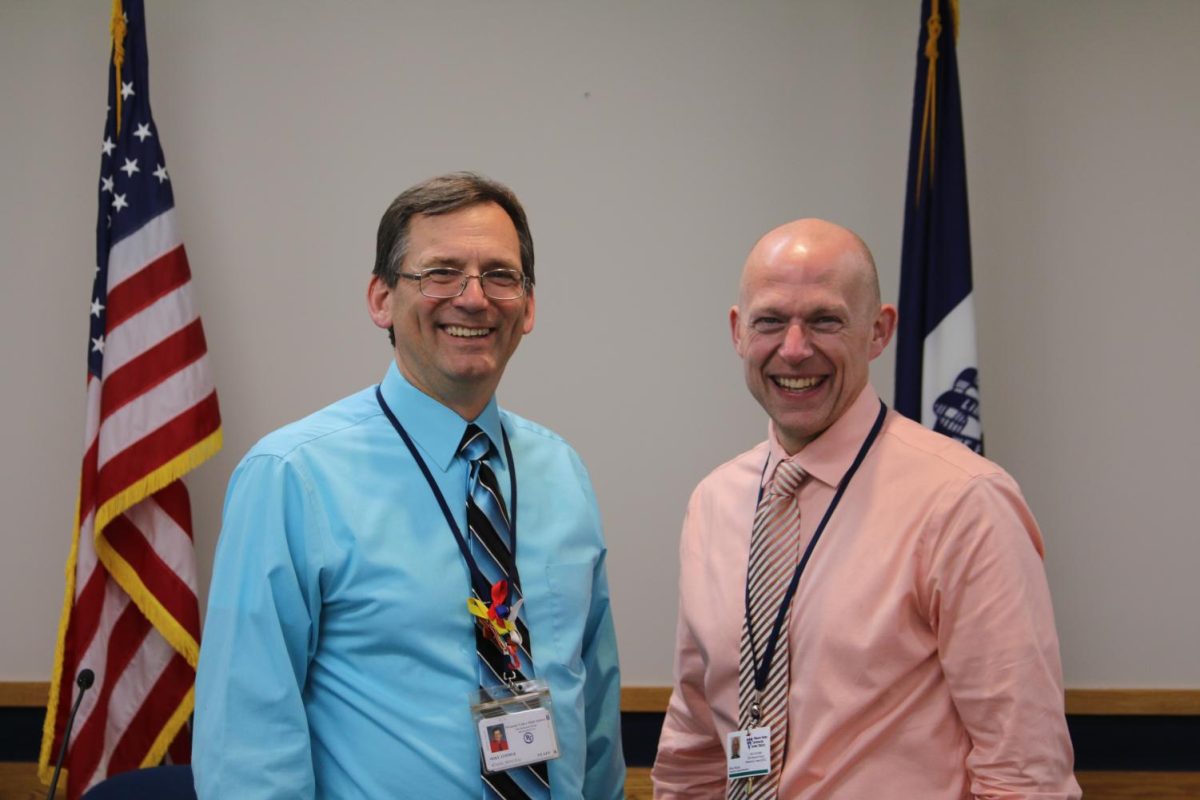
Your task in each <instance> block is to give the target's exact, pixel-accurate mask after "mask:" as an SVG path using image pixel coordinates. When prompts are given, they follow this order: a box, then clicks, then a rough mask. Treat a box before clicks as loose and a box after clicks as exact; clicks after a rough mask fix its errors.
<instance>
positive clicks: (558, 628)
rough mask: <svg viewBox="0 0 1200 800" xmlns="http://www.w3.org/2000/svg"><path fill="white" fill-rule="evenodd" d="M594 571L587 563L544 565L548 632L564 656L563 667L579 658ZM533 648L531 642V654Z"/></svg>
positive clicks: (593, 565) (591, 565)
mask: <svg viewBox="0 0 1200 800" xmlns="http://www.w3.org/2000/svg"><path fill="white" fill-rule="evenodd" d="M594 571H595V564H594V563H593V562H591V561H583V562H579V563H573V564H547V565H546V586H547V588H548V589H549V594H550V609H549V610H550V612H551V613H550V620H551V629H552V630H553V631H554V640H555V644H556V645H557V646H556V648H555V649H556V650H558V651H559V652H561V653H562V654H563V655H564V656H565V659H564V660H565V663H567V664H575V663H577V662H578V661H579V660H580V659H581V657H582V653H583V634H584V631H585V630H586V628H587V617H588V611H589V609H590V608H591V601H592V574H593V572H594ZM536 647H537V643H536V642H535V643H534V648H535V652H536Z"/></svg>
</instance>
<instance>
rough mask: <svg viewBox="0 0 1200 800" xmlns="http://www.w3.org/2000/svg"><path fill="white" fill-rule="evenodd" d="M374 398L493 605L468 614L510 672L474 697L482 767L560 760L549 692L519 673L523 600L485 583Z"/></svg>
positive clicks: (433, 487)
mask: <svg viewBox="0 0 1200 800" xmlns="http://www.w3.org/2000/svg"><path fill="white" fill-rule="evenodd" d="M375 399H376V400H378V401H379V407H380V408H381V409H382V410H383V413H384V415H385V416H386V417H387V418H388V421H389V422H391V423H392V427H393V428H395V429H396V433H398V434H400V438H401V439H402V440H403V441H404V444H405V445H406V446H407V447H408V450H409V452H410V453H411V454H412V457H413V460H414V461H415V462H416V464H417V466H418V467H420V468H421V473H422V474H423V475H424V476H425V481H426V482H427V483H428V484H429V489H430V491H432V492H433V496H434V497H435V498H436V499H437V501H438V506H439V507H440V508H441V510H442V514H443V516H445V518H446V524H447V525H448V526H449V528H450V532H451V533H453V534H454V539H455V542H456V543H457V544H458V548H459V550H460V551H461V552H462V556H463V560H464V561H466V563H467V570H468V572H469V573H470V575H471V583H472V585H473V586H474V587H475V591H476V593H478V594H479V596H480V597H483V596H485V595H490V602H483V601H481V600H479V599H477V598H475V597H469V598H468V599H467V611H468V612H469V613H470V614H471V616H472V617H473V618H474V621H475V623H476V624H477V625H479V626H480V628H481V629H482V630H483V634H484V638H485V639H487V640H488V641H489V642H491V643H492V644H493V645H495V646H496V647H497V648H499V650H500V652H501V653H502V654H503V656H504V658H505V661H506V664H507V668H506V671H505V672H504V674H503V676H502V678H503V681H504V683H503V684H502V685H499V686H489V687H486V688H483V687H481V688H480V689H477V690H475V691H472V692H469V693H468V697H469V699H470V704H471V716H472V718H473V719H474V720H475V725H476V730H477V732H478V737H479V747H480V752H481V753H482V755H483V765H484V768H485V769H486V770H487V771H488V772H502V771H504V770H507V769H512V768H513V767H521V766H525V765H528V764H537V763H540V762H542V761H550V760H551V759H555V758H558V756H559V752H558V735H557V734H556V732H555V730H554V717H553V714H552V713H551V712H552V708H551V700H550V687H549V686H548V685H547V684H546V682H545V681H543V680H536V679H535V680H527V681H517V680H515V678H516V676H517V670H518V669H520V665H521V662H520V656H519V654H518V652H519V646H520V645H521V643H522V642H521V634H520V633H518V632H517V627H516V619H517V613H518V612H519V611H520V608H521V603H522V602H523V601H522V600H517V602H516V603H513V604H512V605H511V606H510V605H509V601H510V600H511V594H510V591H509V584H508V581H507V580H503V579H501V580H498V581H496V582H495V583H493V584H492V585H491V586H490V588H488V590H487V591H486V592H485V591H484V589H485V588H487V587H488V584H487V581H486V579H485V578H484V577H483V574H482V573H481V572H480V570H479V567H478V566H477V565H476V563H475V559H474V558H473V557H472V555H471V552H470V549H469V548H468V547H467V544H466V541H465V540H464V539H463V535H462V532H461V531H460V530H459V528H458V523H457V522H455V521H454V515H453V514H451V513H450V507H449V506H448V505H447V504H446V498H445V497H444V496H442V491H441V489H439V488H438V485H437V482H436V481H435V480H434V479H433V475H432V474H431V473H430V472H429V467H428V466H427V465H426V464H425V459H423V458H421V454H420V453H419V452H418V451H417V448H416V445H415V444H413V441H412V439H411V438H410V437H409V435H408V432H407V431H406V430H404V426H403V425H401V424H400V420H398V419H396V416H395V414H393V413H392V410H391V408H389V407H388V404H387V403H386V402H385V401H384V399H383V392H382V391H381V390H380V387H378V386H376V387H375ZM501 433H502V435H503V436H504V452H505V456H506V457H507V459H508V466H509V475H510V480H511V481H512V488H511V497H512V551H513V560H514V562H515V560H516V555H517V508H516V506H517V471H516V467H515V466H514V464H513V457H512V449H511V448H510V447H509V444H508V435H507V434H506V433H504V432H503V430H502V431H501Z"/></svg>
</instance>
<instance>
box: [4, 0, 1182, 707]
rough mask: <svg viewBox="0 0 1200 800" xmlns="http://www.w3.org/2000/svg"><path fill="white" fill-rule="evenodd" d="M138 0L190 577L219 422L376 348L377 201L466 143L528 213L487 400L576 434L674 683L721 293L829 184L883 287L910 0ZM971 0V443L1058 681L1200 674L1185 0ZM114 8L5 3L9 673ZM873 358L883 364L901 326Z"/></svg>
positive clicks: (648, 676)
mask: <svg viewBox="0 0 1200 800" xmlns="http://www.w3.org/2000/svg"><path fill="white" fill-rule="evenodd" d="M149 6H150V8H149V9H148V15H149V32H150V41H149V46H150V63H151V86H152V98H153V105H154V110H155V116H156V119H157V122H158V127H159V132H160V134H161V138H162V141H163V144H164V147H165V151H166V155H167V159H168V166H169V167H170V170H171V175H172V180H173V183H174V186H175V196H176V203H177V207H178V210H179V214H180V216H181V220H182V225H183V230H184V236H185V241H186V242H187V247H188V251H189V256H190V260H191V265H192V269H193V271H194V273H195V275H196V286H197V291H198V301H199V306H200V309H201V312H202V314H203V317H204V322H205V327H206V330H207V333H208V338H209V345H210V349H211V352H212V359H213V363H214V365H215V368H216V372H217V385H218V390H219V394H220V399H221V405H222V410H223V414H224V419H225V432H226V449H225V451H224V452H223V453H222V454H221V455H219V456H218V457H217V458H216V459H215V460H213V461H212V462H210V463H209V464H207V465H206V466H204V467H203V468H202V469H201V470H200V471H199V472H198V473H196V474H195V475H194V479H192V480H190V485H191V488H192V492H193V504H194V507H195V517H196V529H197V534H196V539H197V550H198V553H199V560H200V573H201V579H202V580H203V581H204V582H205V583H207V580H208V575H209V568H210V564H211V558H212V551H213V548H214V545H215V540H216V535H217V530H218V526H219V515H220V503H221V498H222V494H223V489H224V484H225V481H226V480H227V478H228V475H229V473H230V471H231V470H232V468H233V466H234V464H235V463H236V461H237V459H238V458H239V457H240V456H241V454H242V453H243V452H244V451H245V450H246V449H247V448H248V447H249V446H250V445H251V444H252V443H253V441H254V440H255V439H257V438H258V437H259V436H261V435H262V434H264V433H266V432H267V431H268V430H270V429H272V428H274V427H276V426H278V425H280V424H282V423H284V422H287V421H289V420H291V419H294V418H296V417H298V416H301V415H303V414H304V413H306V412H308V411H310V410H313V409H315V408H317V407H319V406H321V405H323V404H324V403H326V402H328V401H331V400H334V399H336V398H337V397H339V396H342V395H344V394H347V393H349V392H350V391H352V390H355V389H357V388H359V387H361V386H364V385H366V384H368V383H371V382H374V381H375V380H377V379H378V378H379V377H380V376H381V375H382V372H383V370H384V367H385V366H386V361H387V358H388V347H387V344H386V340H385V339H384V337H383V335H382V334H381V333H380V332H379V331H378V330H376V329H375V328H374V327H373V326H371V324H370V323H369V321H368V320H367V317H366V313H365V305H364V299H363V298H364V292H365V286H366V280H367V276H368V273H369V271H370V267H371V263H372V259H373V247H374V245H373V242H374V232H375V226H376V223H377V221H378V218H379V215H380V214H381V213H382V211H383V209H384V207H385V206H386V205H387V203H388V202H389V201H390V200H391V198H392V197H393V196H394V195H395V194H397V193H398V192H399V191H400V190H402V189H403V188H405V187H406V186H408V185H409V184H411V183H413V182H415V181H417V180H420V179H422V178H425V177H428V176H430V175H433V174H436V173H439V172H443V171H447V170H452V169H463V168H469V169H477V170H480V171H482V172H484V173H487V174H489V175H491V176H493V177H496V178H498V179H500V180H503V181H505V182H507V183H509V184H510V185H512V186H513V187H514V188H515V189H516V191H517V192H518V194H519V195H520V196H521V197H522V199H523V200H524V202H525V204H526V206H527V209H528V211H529V215H530V218H531V221H532V224H533V229H534V235H535V241H536V244H537V252H538V277H539V281H538V300H539V303H538V311H539V316H538V320H537V329H536V330H535V331H534V333H533V335H532V336H531V337H529V338H528V339H526V341H525V343H524V345H523V346H522V348H521V352H520V353H518V355H517V357H516V358H515V359H514V361H513V363H512V364H511V365H510V368H509V373H508V376H507V377H506V380H505V382H504V384H503V385H502V387H501V399H502V402H504V403H505V405H507V406H508V407H510V408H512V409H514V410H516V411H518V412H520V413H522V414H525V415H526V416H530V417H532V418H534V419H537V420H539V421H541V422H544V423H546V424H548V425H550V426H551V427H553V428H556V429H557V430H559V431H560V432H562V433H563V434H564V435H565V436H567V438H568V439H570V440H571V441H572V442H573V443H574V444H575V445H576V446H577V448H578V449H579V450H580V452H581V453H582V454H583V456H584V458H585V459H586V460H587V462H588V464H589V466H590V468H591V470H592V473H593V476H594V478H595V482H596V487H597V491H598V494H599V496H600V499H601V505H602V510H603V513H604V516H605V520H606V523H607V528H608V536H609V543H610V549H611V560H610V575H611V580H612V583H613V587H614V595H615V600H614V602H615V606H616V613H617V623H618V629H619V633H620V640H621V647H622V661H623V664H624V671H625V679H626V682H627V683H629V684H666V683H669V681H670V672H671V641H672V637H673V629H674V605H675V600H674V580H675V570H676V555H675V553H676V537H677V534H678V526H679V521H680V516H681V514H682V510H683V506H684V503H685V502H686V499H687V496H688V494H689V492H690V490H691V487H692V486H693V485H694V484H695V482H696V481H697V480H698V479H699V478H700V477H702V475H703V474H704V473H705V472H707V470H708V469H710V468H711V467H713V466H715V465H716V464H718V463H720V462H721V461H723V460H725V459H726V458H729V457H731V456H732V455H734V454H736V453H737V452H739V451H741V450H743V449H745V448H746V447H748V446H750V445H752V444H753V443H754V442H756V441H757V440H759V439H760V438H761V437H762V435H763V433H764V431H765V422H764V419H763V417H762V414H761V412H760V410H759V409H758V408H757V406H756V405H755V404H754V403H753V401H752V400H750V398H749V397H748V395H747V394H746V392H745V390H744V388H743V386H742V382H741V377H740V369H739V366H738V363H737V361H736V359H735V357H734V355H733V353H732V350H731V348H730V346H729V344H728V336H727V332H726V322H725V313H726V310H727V308H728V306H729V304H730V303H731V302H733V299H734V292H735V287H736V281H737V274H738V270H739V269H740V265H741V262H742V259H743V258H744V256H745V253H746V251H747V250H748V249H749V247H750V246H751V245H752V244H753V242H754V240H755V239H756V238H757V236H758V235H759V234H761V233H762V232H764V231H766V230H767V229H768V228H770V227H773V226H774V225H776V224H778V223H780V222H783V221H786V220H788V219H791V218H794V217H797V216H802V215H820V216H825V217H827V218H830V219H833V220H837V221H840V222H843V223H845V224H847V225H850V226H851V227H853V228H855V229H856V230H858V231H859V232H860V233H861V234H862V235H863V236H864V238H866V240H867V241H868V242H869V243H870V244H871V245H872V246H873V248H874V250H875V254H876V257H877V259H878V261H879V264H880V268H881V274H882V279H883V283H884V292H885V295H887V296H888V299H891V300H894V299H895V295H896V292H897V281H898V267H897V262H898V259H899V250H900V234H901V225H902V214H903V191H904V180H905V168H906V159H907V153H908V136H909V130H908V126H909V120H910V108H911V102H912V88H913V79H914V69H915V60H914V56H915V50H916V41H917V28H918V6H919V3H918V2H917V0H911V2H896V0H856V1H854V2H848V1H847V0H827V1H826V2H788V3H783V2H780V3H767V2H756V3H746V4H742V3H737V4H734V3H723V2H686V1H685V0H663V1H662V2H656V3H638V2H624V3H592V4H557V3H549V2H545V3H536V4H535V3H517V2H512V3H483V2H479V3H457V2H456V3H445V4H429V3H426V4H416V3H403V4H401V3H380V2H376V3H369V2H358V3H353V4H351V3H336V4H334V3H322V2H315V1H311V2H288V3H284V2H255V3H236V2H232V1H231V0H220V1H219V2H218V1H215V0H214V1H212V2H205V3H193V2H184V1H183V0H157V1H156V2H152V3H150V4H149ZM963 7H964V8H963V12H964V19H963V27H962V31H961V38H960V41H959V48H960V56H959V65H960V70H961V74H962V86H963V101H964V107H965V126H966V135H967V152H968V162H969V163H968V175H969V188H970V197H971V217H972V231H973V236H974V245H975V279H976V287H977V289H976V295H977V300H976V302H977V306H978V315H979V317H980V329H979V339H980V348H981V372H982V380H983V398H984V406H983V408H984V415H985V422H986V427H987V437H988V446H989V455H991V457H993V458H994V459H996V460H997V461H999V462H1000V463H1001V464H1003V465H1004V466H1005V467H1006V468H1008V469H1009V470H1010V471H1011V472H1013V473H1014V474H1015V475H1016V477H1017V478H1018V480H1019V481H1020V482H1021V484H1022V486H1023V487H1024V489H1025V491H1026V494H1027V495H1028V497H1029V500H1030V503H1031V504H1032V506H1033V508H1034V511H1035V512H1036V514H1037V515H1038V517H1039V519H1040V520H1041V523H1042V525H1043V528H1044V531H1045V534H1046V539H1047V543H1048V557H1047V570H1048V572H1049V576H1050V581H1051V586H1052V590H1053V593H1054V598H1055V603H1056V611H1057V614H1058V622H1059V630H1060V633H1061V636H1062V642H1063V652H1064V659H1065V666H1066V675H1067V683H1068V685H1069V686H1071V687H1076V688H1081V687H1088V686H1127V687H1133V686H1143V687H1155V686H1163V687H1166V686H1182V687H1197V686H1200V636H1198V635H1197V634H1198V633H1200V623H1198V622H1197V618H1198V617H1197V614H1196V609H1197V608H1198V607H1200V588H1197V585H1198V582H1197V581H1196V580H1195V579H1194V575H1193V573H1194V571H1195V567H1196V564H1197V563H1198V561H1200V558H1198V557H1200V542H1198V541H1197V536H1196V533H1197V527H1198V526H1197V524H1196V522H1195V515H1194V513H1193V506H1194V501H1193V498H1194V495H1193V492H1194V491H1195V489H1194V488H1193V485H1194V484H1195V482H1196V479H1197V477H1200V470H1197V468H1196V466H1195V459H1196V453H1197V446H1198V445H1200V423H1198V422H1197V418H1196V415H1195V414H1194V413H1193V412H1192V408H1191V406H1192V400H1193V398H1194V397H1195V396H1197V394H1198V389H1200V369H1198V368H1197V367H1198V366H1200V365H1198V363H1197V361H1198V356H1197V352H1198V351H1200V347H1198V345H1200V340H1198V337H1197V335H1196V333H1195V329H1194V328H1195V326H1194V325H1193V324H1192V322H1191V316H1192V314H1193V308H1194V306H1195V305H1196V303H1197V301H1198V300H1200V265H1198V264H1197V258H1196V256H1195V244H1194V236H1195V229H1196V227H1197V226H1196V224H1195V219H1196V215H1197V205H1198V204H1197V188H1196V187H1197V185H1200V167H1198V164H1200V157H1197V154H1196V152H1195V150H1196V145H1197V142H1200V110H1198V109H1200V102H1197V101H1198V100H1200V95H1198V93H1197V91H1196V88H1195V87H1196V85H1197V82H1198V81H1200V48H1197V47H1196V46H1195V43H1196V41H1197V40H1200V3H1196V2H1192V1H1191V0H1178V1H1177V2H1166V1H1165V0H1160V1H1159V2H1141V3H1130V2H1122V1H1121V0H1107V1H1106V0H1060V1H1059V2H1054V3H1045V2H1033V0H987V1H985V0H977V1H974V2H973V1H972V0H963ZM108 10H109V4H108V3H104V2H99V1H97V2H92V3H86V4H85V3H73V2H61V1H56V2H35V1H34V0H15V1H14V0H9V2H5V3H4V4H3V5H0V255H2V260H0V326H2V327H0V363H2V364H3V374H4V376H5V378H4V386H5V390H4V391H3V392H0V419H3V420H4V421H5V424H4V425H3V427H0V436H2V437H3V438H2V440H0V466H2V469H3V480H0V508H2V509H3V520H4V526H5V527H4V531H3V533H2V534H0V537H2V538H3V544H4V548H3V553H4V555H3V558H2V560H0V641H3V643H4V644H3V651H2V652H0V680H44V679H46V678H47V676H48V674H49V669H50V664H51V658H52V652H53V644H54V636H55V629H56V626H57V622H58V616H59V609H60V603H61V596H62V586H63V583H62V568H63V564H64V562H65V559H66V555H67V550H68V544H69V536H70V529H71V523H72V512H73V509H74V499H75V493H76V481H77V477H78V463H79V457H80V455H81V439H82V428H83V418H82V408H83V396H82V390H83V377H84V355H85V344H86V342H85V336H86V331H87V327H86V325H87V321H86V317H87V305H88V301H89V297H90V294H89V293H90V288H91V287H90V282H91V273H92V265H93V263H94V254H93V246H94V236H93V233H92V231H93V225H94V224H95V223H94V220H95V206H94V203H95V181H96V178H97V170H98V164H99V159H98V154H99V143H100V138H101V132H102V127H103V117H104V104H105V80H106V73H105V64H106V58H107V55H108V44H107V39H106V31H107V16H108ZM876 367H877V370H876V373H875V379H876V382H877V385H878V386H879V388H880V390H881V393H882V394H883V395H884V397H889V398H890V396H891V389H892V378H891V372H892V354H891V352H890V351H889V352H887V353H885V354H884V356H883V357H882V358H881V359H880V360H879V361H878V362H877V363H876Z"/></svg>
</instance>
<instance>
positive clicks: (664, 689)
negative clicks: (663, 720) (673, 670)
mask: <svg viewBox="0 0 1200 800" xmlns="http://www.w3.org/2000/svg"><path fill="white" fill-rule="evenodd" d="M670 699H671V687H670V686H622V687H621V710H622V711H648V712H651V713H658V714H661V713H663V712H664V711H666V710H667V701H669V700H670Z"/></svg>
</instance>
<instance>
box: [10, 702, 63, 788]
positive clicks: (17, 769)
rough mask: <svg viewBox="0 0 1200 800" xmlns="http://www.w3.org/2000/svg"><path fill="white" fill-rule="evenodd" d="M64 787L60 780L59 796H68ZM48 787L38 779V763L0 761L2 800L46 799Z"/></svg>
mask: <svg viewBox="0 0 1200 800" xmlns="http://www.w3.org/2000/svg"><path fill="white" fill-rule="evenodd" d="M43 702H45V701H43ZM63 788H64V787H63V785H62V781H61V780H60V781H59V782H58V790H59V792H60V794H59V795H58V796H59V797H65V796H66V795H64V794H61V792H62V790H63ZM48 789H49V787H47V786H43V785H42V782H41V781H39V780H38V777H37V764H24V763H13V762H7V761H0V800H45V797H46V791H47V790H48Z"/></svg>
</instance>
